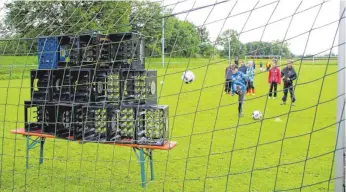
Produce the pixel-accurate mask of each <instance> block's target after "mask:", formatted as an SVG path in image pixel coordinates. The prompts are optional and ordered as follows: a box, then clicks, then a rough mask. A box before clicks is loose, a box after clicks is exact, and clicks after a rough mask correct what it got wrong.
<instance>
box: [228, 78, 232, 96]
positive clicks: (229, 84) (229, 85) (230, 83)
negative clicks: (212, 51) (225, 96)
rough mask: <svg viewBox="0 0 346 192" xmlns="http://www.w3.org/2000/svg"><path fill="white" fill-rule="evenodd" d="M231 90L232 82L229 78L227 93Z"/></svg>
mask: <svg viewBox="0 0 346 192" xmlns="http://www.w3.org/2000/svg"><path fill="white" fill-rule="evenodd" d="M231 91H232V82H231V80H229V81H228V92H227V93H231Z"/></svg>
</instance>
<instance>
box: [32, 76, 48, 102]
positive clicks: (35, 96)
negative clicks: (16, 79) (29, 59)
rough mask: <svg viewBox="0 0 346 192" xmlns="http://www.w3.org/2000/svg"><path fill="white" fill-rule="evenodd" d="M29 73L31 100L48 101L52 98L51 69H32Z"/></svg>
mask: <svg viewBox="0 0 346 192" xmlns="http://www.w3.org/2000/svg"><path fill="white" fill-rule="evenodd" d="M30 73H31V74H30V76H31V77H30V92H31V97H30V98H31V100H33V101H50V100H51V99H52V93H51V86H52V70H47V69H38V70H36V69H34V70H31V72H30Z"/></svg>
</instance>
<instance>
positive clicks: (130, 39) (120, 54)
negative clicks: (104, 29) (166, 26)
mask: <svg viewBox="0 0 346 192" xmlns="http://www.w3.org/2000/svg"><path fill="white" fill-rule="evenodd" d="M108 38H109V39H110V40H111V41H112V44H111V54H112V56H111V57H112V62H115V63H127V65H125V66H123V68H125V67H127V69H136V70H143V69H145V66H144V64H145V42H144V37H143V36H142V35H141V34H138V33H117V34H109V35H108Z"/></svg>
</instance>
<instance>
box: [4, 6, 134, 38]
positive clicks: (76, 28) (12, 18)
mask: <svg viewBox="0 0 346 192" xmlns="http://www.w3.org/2000/svg"><path fill="white" fill-rule="evenodd" d="M5 6H6V9H7V10H8V13H7V14H6V16H5V19H4V24H5V25H6V27H7V29H8V30H9V31H13V32H14V33H15V34H18V35H19V36H20V37H36V36H37V35H40V36H42V35H59V34H67V33H76V32H80V31H88V30H96V31H101V32H120V31H127V30H129V29H130V27H129V25H128V20H129V14H130V12H131V9H130V4H129V3H127V2H110V1H107V2H101V1H98V2H93V1H13V2H11V3H7V4H5Z"/></svg>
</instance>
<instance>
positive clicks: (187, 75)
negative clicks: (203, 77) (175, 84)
mask: <svg viewBox="0 0 346 192" xmlns="http://www.w3.org/2000/svg"><path fill="white" fill-rule="evenodd" d="M181 79H182V80H183V81H184V82H185V83H186V84H188V83H192V82H193V81H194V80H195V74H194V73H193V72H192V71H185V72H184V73H183V75H182V76H181Z"/></svg>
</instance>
